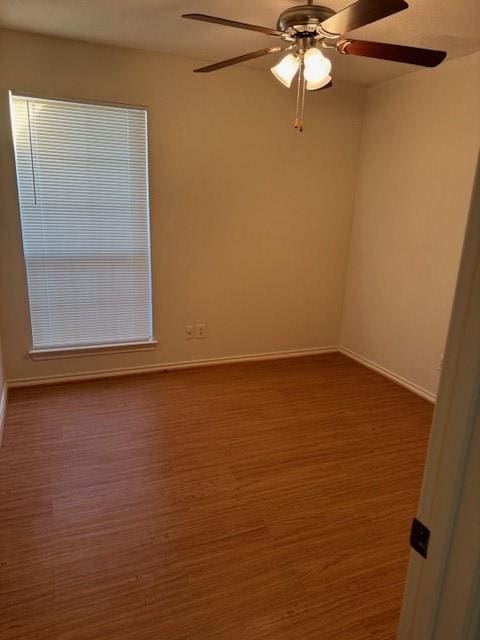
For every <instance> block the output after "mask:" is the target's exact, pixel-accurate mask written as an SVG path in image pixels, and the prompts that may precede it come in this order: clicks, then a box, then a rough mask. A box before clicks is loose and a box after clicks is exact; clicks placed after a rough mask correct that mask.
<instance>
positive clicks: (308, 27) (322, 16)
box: [277, 4, 335, 39]
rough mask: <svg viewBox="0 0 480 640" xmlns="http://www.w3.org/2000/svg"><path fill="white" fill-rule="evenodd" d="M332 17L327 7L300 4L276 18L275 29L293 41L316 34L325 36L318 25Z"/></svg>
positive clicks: (332, 12) (330, 10) (333, 13)
mask: <svg viewBox="0 0 480 640" xmlns="http://www.w3.org/2000/svg"><path fill="white" fill-rule="evenodd" d="M333 15H335V11H333V9H329V8H328V7H321V6H319V5H314V4H302V5H299V6H297V7H291V8H290V9H286V10H285V11H283V12H282V13H281V14H280V17H279V18H278V22H277V29H278V30H279V31H283V32H284V33H286V34H287V35H288V36H290V37H291V38H294V39H297V38H305V37H312V36H313V35H316V34H319V35H322V36H325V33H322V30H321V28H320V24H321V23H322V22H323V21H324V20H326V19H327V18H330V17H331V16H333Z"/></svg>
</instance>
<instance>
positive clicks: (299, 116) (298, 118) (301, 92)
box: [293, 59, 305, 133]
mask: <svg viewBox="0 0 480 640" xmlns="http://www.w3.org/2000/svg"><path fill="white" fill-rule="evenodd" d="M303 67H304V65H303V59H302V61H301V62H300V69H299V73H298V82H297V111H296V114H295V124H294V125H293V126H294V127H295V129H298V131H299V132H300V133H301V132H302V131H303V114H304V111H305V78H304V75H303Z"/></svg>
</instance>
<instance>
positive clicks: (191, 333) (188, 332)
mask: <svg viewBox="0 0 480 640" xmlns="http://www.w3.org/2000/svg"><path fill="white" fill-rule="evenodd" d="M185 338H186V339H187V340H193V339H194V338H195V325H193V324H187V326H186V327H185Z"/></svg>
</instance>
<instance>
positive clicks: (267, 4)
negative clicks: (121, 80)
mask: <svg viewBox="0 0 480 640" xmlns="http://www.w3.org/2000/svg"><path fill="white" fill-rule="evenodd" d="M351 2H352V0H325V4H326V5H328V6H330V7H331V8H333V9H335V10H337V11H338V10H339V9H341V8H342V7H345V6H346V5H348V4H350V3H351ZM317 3H318V4H320V3H321V2H319V1H318V0H317ZM295 4H300V2H299V1H298V0H251V1H250V2H246V1H243V2H242V0H238V1H237V2H232V1H231V0H0V26H2V27H5V28H8V29H19V30H23V31H32V32H36V33H42V34H48V35H54V36H61V37H65V38H73V39H78V40H86V41H92V42H101V43H106V44H116V45H121V46H127V47H138V48H142V49H150V50H153V51H161V52H163V53H170V54H174V55H182V56H188V57H191V58H196V59H197V60H207V61H218V60H223V59H225V58H229V57H233V56H236V55H240V54H242V53H246V52H249V51H254V50H256V49H260V48H263V47H265V46H269V45H270V44H272V43H273V42H277V41H276V40H273V39H272V38H270V37H269V36H264V35H262V34H257V33H251V32H248V31H241V30H237V29H231V28H228V27H223V26H217V25H211V24H206V23H202V22H194V21H190V20H185V19H182V18H181V17H180V16H181V14H182V13H190V12H198V13H208V14H210V15H216V16H221V17H225V18H231V19H233V20H240V21H243V22H250V23H254V24H260V25H264V26H272V27H274V26H275V23H276V19H277V17H278V15H279V13H280V12H281V11H283V10H284V9H286V8H288V7H292V6H294V5H295ZM409 4H410V8H409V9H407V10H406V11H402V12H401V13H398V14H396V15H393V16H390V17H388V18H385V19H384V20H381V21H379V22H377V23H375V24H372V25H369V26H368V27H364V28H362V29H358V30H357V31H355V32H354V36H355V37H359V38H364V39H369V40H380V41H384V42H393V43H398V44H407V45H412V46H423V47H429V48H434V49H444V50H446V51H447V52H448V56H449V58H457V57H460V56H463V55H466V54H468V53H472V52H474V51H479V50H480V0H457V1H455V2H454V1H453V0H409ZM333 55H334V56H335V71H334V73H335V78H337V79H340V80H344V81H350V82H357V83H360V84H373V83H376V82H380V81H382V80H386V79H388V78H393V77H395V76H398V75H402V74H404V73H408V72H409V71H412V70H413V69H415V67H411V66H410V65H403V64H398V63H393V62H381V61H377V60H372V59H367V58H363V59H362V58H358V57H353V56H340V55H337V54H335V53H334V54H333ZM273 60H274V58H273V57H268V58H262V59H261V60H257V61H254V62H251V63H247V64H249V65H250V66H253V67H257V68H258V67H259V66H260V67H267V66H271V64H272V63H273ZM244 64H245V63H244ZM230 72H231V71H229V70H228V69H224V70H222V71H219V72H218V73H230Z"/></svg>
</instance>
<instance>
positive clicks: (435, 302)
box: [341, 54, 480, 392]
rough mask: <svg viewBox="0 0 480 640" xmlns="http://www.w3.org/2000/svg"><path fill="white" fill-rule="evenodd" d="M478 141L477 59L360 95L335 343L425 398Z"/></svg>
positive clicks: (431, 386)
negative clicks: (357, 154) (363, 100)
mask: <svg viewBox="0 0 480 640" xmlns="http://www.w3.org/2000/svg"><path fill="white" fill-rule="evenodd" d="M479 142H480V54H474V55H473V56H468V57H466V58H461V59H457V60H454V61H451V62H447V63H445V64H444V65H442V66H441V67H439V68H438V69H435V70H425V71H424V70H422V71H418V72H415V73H412V74H410V75H408V76H404V77H403V78H399V79H396V80H393V81H390V82H387V83H385V84H383V85H380V86H377V87H375V88H373V89H371V90H369V92H368V99H367V109H366V117H365V123H364V128H363V140H362V151H361V161H360V174H359V178H358V190H357V197H356V206H355V213H354V223H353V229H352V237H351V245H350V262H349V270H348V278H347V286H346V295H345V303H344V313H343V327H342V334H341V343H342V345H344V346H345V347H347V348H349V349H351V350H352V351H354V352H356V353H357V354H360V355H361V356H363V357H364V358H367V359H369V360H372V361H374V362H375V363H377V364H379V365H381V366H383V367H385V368H387V369H389V370H391V371H393V372H394V373H396V374H397V375H400V376H403V377H404V378H406V379H407V380H409V381H411V382H413V383H415V384H417V385H419V386H420V387H422V388H424V389H426V390H427V391H430V392H435V391H436V387H437V382H438V376H439V373H438V367H439V363H440V358H441V354H442V352H443V348H444V343H445V338H446V331H447V325H448V319H449V314H450V308H451V303H452V296H453V289H454V284H455V279H456V275H457V268H458V261H459V256H460V251H461V245H462V238H463V233H464V227H465V221H466V216H467V212H468V206H469V200H470V194H471V190H472V184H473V177H474V172H475V162H476V155H477V152H478V148H479Z"/></svg>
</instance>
